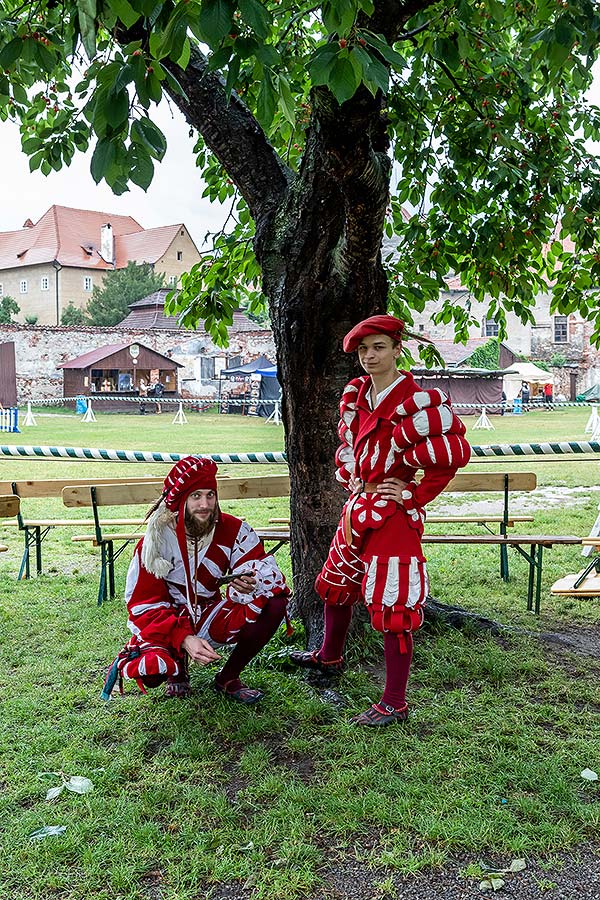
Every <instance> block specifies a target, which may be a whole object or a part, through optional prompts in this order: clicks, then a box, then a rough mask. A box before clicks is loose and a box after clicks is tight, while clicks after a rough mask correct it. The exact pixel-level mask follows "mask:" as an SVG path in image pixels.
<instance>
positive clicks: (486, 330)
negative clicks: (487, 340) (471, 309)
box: [483, 319, 499, 337]
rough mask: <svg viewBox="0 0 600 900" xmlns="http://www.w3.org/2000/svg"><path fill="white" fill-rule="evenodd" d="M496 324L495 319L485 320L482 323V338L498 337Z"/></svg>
mask: <svg viewBox="0 0 600 900" xmlns="http://www.w3.org/2000/svg"><path fill="white" fill-rule="evenodd" d="M498 331H499V329H498V323H497V322H496V321H495V319H485V320H484V323H483V336H484V337H498Z"/></svg>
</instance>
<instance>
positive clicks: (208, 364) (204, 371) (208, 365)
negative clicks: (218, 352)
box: [200, 356, 215, 381]
mask: <svg viewBox="0 0 600 900" xmlns="http://www.w3.org/2000/svg"><path fill="white" fill-rule="evenodd" d="M214 377H215V360H214V357H213V356H207V357H206V358H204V357H203V358H201V359H200V381H211V379H213V378H214Z"/></svg>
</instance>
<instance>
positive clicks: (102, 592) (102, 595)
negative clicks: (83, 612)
mask: <svg viewBox="0 0 600 900" xmlns="http://www.w3.org/2000/svg"><path fill="white" fill-rule="evenodd" d="M100 560H101V562H100V585H99V587H98V606H102V604H103V602H104V601H105V600H106V545H105V544H100Z"/></svg>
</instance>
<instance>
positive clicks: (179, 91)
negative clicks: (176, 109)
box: [164, 69, 189, 103]
mask: <svg viewBox="0 0 600 900" xmlns="http://www.w3.org/2000/svg"><path fill="white" fill-rule="evenodd" d="M164 73H165V81H166V82H167V84H168V85H169V87H170V89H171V91H172V92H173V93H174V94H176V95H178V96H180V97H183V99H184V100H185V101H186V103H187V102H188V101H189V97H188V95H187V94H186V92H185V91H184V89H183V88H182V86H181V85H180V84H179V82H178V81H177V79H176V78H175V76H174V75H171V73H170V72H169V70H168V69H165V70H164Z"/></svg>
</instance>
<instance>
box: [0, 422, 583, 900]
mask: <svg viewBox="0 0 600 900" xmlns="http://www.w3.org/2000/svg"><path fill="white" fill-rule="evenodd" d="M97 416H98V421H97V423H96V424H92V425H83V424H81V423H80V422H79V420H78V419H77V418H71V419H58V418H39V419H38V423H39V424H38V426H37V427H36V428H35V429H33V428H32V429H27V430H24V432H23V434H22V435H3V436H2V442H3V443H34V444H36V445H39V444H52V445H61V446H62V445H64V446H87V447H94V446H97V447H109V448H117V449H127V448H130V449H131V448H136V449H148V450H164V451H177V452H201V453H208V452H235V451H250V450H280V449H282V447H283V434H282V430H281V428H280V427H277V426H272V425H266V424H265V423H264V422H262V421H253V420H249V419H242V418H239V417H232V416H229V417H225V416H223V417H218V416H211V415H195V414H190V416H189V420H190V423H189V425H188V426H182V427H178V426H172V425H171V424H170V420H171V418H172V415H165V414H164V413H163V415H162V416H147V417H144V418H142V417H138V416H135V415H131V416H124V415H109V414H102V413H101V412H100V413H98V412H97ZM588 416H589V411H588V410H581V409H576V410H573V409H568V410H565V411H563V412H560V413H557V412H553V413H530V414H529V415H527V416H523V417H521V418H520V419H518V418H517V417H514V418H513V417H504V418H501V417H494V419H493V421H494V424H495V425H496V430H495V431H494V432H482V431H476V432H471V433H470V434H469V437H470V439H471V441H472V443H477V444H486V443H514V442H516V441H523V442H525V441H539V440H561V439H562V440H565V439H571V440H583V439H584V438H585V435H584V429H585V424H586V421H587V417H588ZM467 421H470V420H467ZM473 421H474V420H472V421H470V424H471V425H472V424H473ZM167 468H168V467H164V466H155V465H147V466H146V465H144V464H137V465H133V464H132V465H127V464H113V463H95V462H94V463H87V462H62V461H54V460H30V461H28V460H13V459H9V458H2V459H0V472H1V475H0V480H7V479H12V478H34V477H35V478H51V477H57V478H58V477H60V478H65V477H68V475H69V474H72V475H73V477H85V476H88V475H103V476H104V475H106V474H108V475H110V474H115V475H116V476H118V477H122V476H123V475H126V474H127V473H131V474H132V475H133V474H135V475H140V474H144V475H145V474H157V475H163V474H164V473H165V471H166V469H167ZM473 468H474V470H475V471H490V470H492V469H506V468H511V469H517V468H518V470H519V471H536V472H537V473H538V477H539V483H540V487H539V488H538V491H537V492H536V494H534V495H533V497H531V498H529V499H527V498H524V501H523V502H524V504H525V506H526V505H527V503H528V502H530V503H534V502H536V497H539V498H540V499H539V501H538V502H536V509H535V512H534V515H535V522H534V523H531V524H528V526H527V530H528V531H530V532H532V533H533V532H536V533H542V532H543V533H556V534H561V533H575V534H582V535H583V534H586V533H588V532H589V529H590V527H591V525H592V523H593V521H594V520H595V518H596V515H597V512H598V509H597V508H598V502H599V500H600V496H599V493H600V492H598V491H597V490H596V489H597V487H598V483H599V479H598V473H599V464H598V463H597V462H595V461H592V462H579V461H572V460H560V461H558V462H557V461H554V462H540V461H538V460H532V461H530V460H527V461H525V462H517V461H504V462H500V463H493V464H490V463H479V464H476V465H475V466H474V467H473ZM224 470H225V471H228V472H230V473H231V474H234V473H239V472H240V471H242V472H244V473H246V474H248V473H249V472H250V471H252V472H253V473H254V474H257V473H259V472H267V471H281V468H280V467H264V468H262V467H254V466H253V467H249V468H243V469H242V468H241V467H239V466H238V467H224ZM565 488H568V489H573V488H577V489H578V490H577V491H576V492H575V493H569V494H565V493H564V490H563V492H562V493H561V489H565ZM557 496H558V497H560V498H561V499H560V502H559V504H558V505H556V506H554V505H552V504H551V502H550V499H551V498H552V497H557ZM549 498H550V499H549ZM482 499H485V495H484V494H481V495H479V496H477V497H470V496H469V497H464V496H460V495H457V496H455V497H454V498H450V499H449V498H442V500H440V501H437V502H436V504H435V505H432V511H433V509H434V508H435V506H436V505H437V506H438V507H439V505H440V504H441V503H444V505H448V504H450V505H451V506H452V507H453V508H455V509H456V511H457V512H460V510H461V509H463V510H464V509H465V508H466V504H467V503H474V502H478V501H480V500H482ZM573 501H576V505H572V503H573ZM227 508H228V509H229V510H231V511H233V512H235V513H237V514H239V515H244V516H246V517H247V518H248V519H249V520H250V521H251V522H255V523H256V524H265V523H266V522H267V521H268V519H269V518H270V517H271V516H275V515H279V514H285V512H286V511H287V502H286V500H285V499H281V500H280V499H275V500H268V501H259V502H250V501H246V502H239V503H236V504H227ZM26 510H27V514H31V515H48V514H49V515H57V514H58V515H62V514H63V510H62V508H61V505H60V502H59V501H35V502H28V503H27V507H26ZM522 530H525V528H524V527H523V529H522ZM70 534H71V533H70V532H67V531H66V530H65V531H59V530H57V531H56V532H54V533H52V534H51V535H50V536H49V538H48V539H47V542H46V544H45V548H44V563H45V572H47V574H45V575H44V576H42V577H41V578H34V579H31V580H30V581H28V582H25V581H22V582H17V581H16V580H15V573H16V570H17V569H18V562H19V559H20V539H19V536H18V533H17V532H16V531H14V530H11V529H8V528H5V529H3V530H2V532H1V537H0V540H2V541H3V542H6V543H8V544H9V546H10V550H9V552H8V553H4V554H2V555H1V556H0V590H1V595H0V782H1V786H2V791H1V792H0V813H1V816H2V828H1V829H0V853H1V854H2V856H1V858H2V866H1V867H0V886H1V887H2V890H0V896H1V897H5V896H6V897H15V898H18V900H21V898H23V900H31V898H35V900H46V898H48V900H50V898H52V900H55V898H56V900H58V898H60V900H83V898H86V900H109V898H110V900H116V898H127V900H129V898H132V900H137V898H140V900H141V898H147V897H151V898H153V900H154V898H156V900H200V898H204V897H208V896H210V892H211V891H215V892H216V896H227V895H228V894H227V890H228V886H231V884H232V883H233V882H236V883H238V884H239V885H240V888H239V889H240V890H242V887H243V886H245V888H244V890H245V892H246V895H247V896H254V897H256V898H261V900H262V898H265V900H266V898H269V900H270V898H273V900H278V898H281V900H296V898H297V900H301V898H302V900H303V898H309V897H310V898H313V897H314V898H315V900H316V898H319V900H321V898H325V897H327V896H328V893H327V890H328V889H327V885H326V884H324V883H323V880H322V879H323V871H324V867H325V866H326V864H327V863H328V862H331V861H332V860H334V859H336V858H338V857H340V856H345V855H347V856H350V857H355V856H356V857H358V858H359V859H360V860H361V861H362V862H363V864H364V866H365V868H369V867H370V866H372V865H376V864H377V865H379V864H383V865H384V866H386V867H388V868H389V870H390V871H391V872H394V871H414V870H417V869H420V868H423V867H427V866H430V865H439V864H443V861H444V859H445V858H446V857H448V856H451V855H452V854H454V853H457V852H461V853H467V854H471V855H472V858H473V860H474V861H477V860H478V859H480V858H482V856H483V857H485V855H486V854H488V853H492V852H493V853H501V854H506V859H507V862H509V861H510V858H512V857H514V856H515V855H518V856H525V857H528V858H531V857H536V858H538V857H540V856H541V857H544V858H547V859H551V857H552V854H553V852H555V851H556V850H558V849H561V848H566V847H571V846H576V845H577V844H581V843H584V842H586V841H591V842H594V841H596V842H597V833H598V826H599V825H600V800H599V791H598V783H591V782H587V781H585V780H583V779H582V778H581V777H580V772H581V771H582V770H583V769H584V768H586V767H589V768H591V769H594V770H595V771H600V768H599V767H600V727H599V724H598V720H599V717H598V712H599V710H600V704H599V701H598V689H597V683H598V674H599V671H598V665H597V660H596V661H594V660H593V659H588V658H585V657H575V656H573V655H572V654H569V653H567V652H564V651H561V652H560V653H559V652H554V651H552V652H550V651H546V650H545V649H544V645H542V644H541V643H540V642H539V641H538V640H537V639H536V638H535V636H533V635H531V634H527V633H524V632H521V631H515V632H514V633H512V634H511V635H509V636H508V637H507V638H503V639H502V641H499V640H494V639H492V638H490V637H488V636H485V635H481V634H475V633H470V632H467V633H463V632H457V631H453V630H447V631H445V630H444V631H440V632H432V631H431V630H429V629H427V630H424V631H423V632H421V633H420V634H419V635H418V637H417V639H416V647H415V660H414V665H413V672H412V676H411V682H410V701H411V705H412V716H411V719H410V720H409V722H408V723H407V725H406V726H405V727H402V728H393V729H389V730H384V731H382V732H376V733H372V732H371V731H358V730H354V729H353V728H352V727H351V726H350V725H349V724H348V717H349V715H351V714H352V713H353V712H355V711H358V710H360V709H362V708H364V707H365V706H366V705H368V703H370V702H371V701H372V700H375V699H378V698H379V696H380V691H381V678H382V673H381V669H380V666H379V665H378V663H379V662H380V659H381V648H380V645H379V641H378V639H377V638H374V639H371V640H370V642H369V643H368V645H369V646H370V648H371V653H370V655H369V657H368V658H367V659H362V660H359V659H356V658H355V654H353V655H352V663H351V665H350V667H349V669H348V670H347V672H346V673H345V674H344V675H343V676H342V678H341V680H340V681H339V683H338V684H336V685H335V690H336V691H337V692H338V694H339V696H340V698H341V699H342V701H343V702H344V703H345V708H340V706H332V705H331V704H330V703H329V702H327V697H326V695H323V692H322V690H321V689H320V688H319V686H318V685H312V684H311V683H310V682H309V681H307V680H305V678H303V677H302V676H301V675H298V674H297V673H295V672H292V671H291V670H290V669H289V668H288V666H287V665H286V662H285V655H286V653H287V651H288V649H289V645H290V643H291V644H292V645H294V646H296V645H297V646H301V645H302V630H301V628H299V629H298V631H297V634H296V636H295V637H294V638H292V639H291V641H289V640H288V639H285V638H284V637H283V636H282V635H279V636H278V637H277V638H276V640H275V641H274V642H273V643H272V645H271V646H270V647H269V648H268V649H267V651H265V652H264V653H263V654H262V656H261V657H260V658H259V659H258V660H257V662H256V663H255V664H254V665H253V666H252V667H251V668H250V669H249V670H248V675H247V680H248V682H249V683H251V684H253V685H256V686H259V687H262V688H264V689H265V690H266V691H267V697H266V699H265V701H264V702H263V703H262V704H261V705H260V706H259V707H258V708H256V709H243V708H238V707H235V706H233V705H231V704H229V703H228V702H227V701H225V700H223V699H222V698H219V697H217V696H215V695H214V694H213V693H212V692H211V690H210V682H211V679H212V677H213V675H214V669H198V668H196V669H194V671H193V677H192V680H193V687H194V694H193V697H192V698H191V699H190V700H189V701H187V702H174V701H168V700H166V699H165V698H164V697H163V696H162V692H161V690H160V689H159V690H158V691H155V692H153V693H151V694H149V695H148V696H147V697H143V696H141V695H139V694H138V693H137V692H136V690H135V688H133V687H132V686H131V685H129V686H128V689H127V692H126V695H125V697H124V698H120V697H119V696H118V694H117V695H116V696H115V699H114V700H113V701H112V702H111V703H110V704H105V703H103V702H101V701H100V700H99V691H100V688H101V684H102V680H103V676H104V672H105V670H106V668H107V666H108V664H109V663H110V661H111V660H112V658H113V656H114V654H115V653H116V651H117V650H118V649H119V648H120V646H122V644H123V642H124V640H125V637H126V633H125V612H124V608H123V605H122V603H121V602H119V601H117V602H115V603H107V604H104V605H103V606H102V607H97V606H96V593H97V578H98V557H97V552H96V551H94V550H93V549H92V548H89V547H87V546H86V548H85V549H84V548H82V547H80V546H74V545H73V544H72V543H71V541H70ZM280 559H281V563H282V566H283V568H284V569H285V570H286V572H287V573H288V574H289V558H288V556H287V554H286V553H285V552H283V553H281V554H280ZM126 563H127V560H126V559H123V560H122V561H121V562H120V564H119V571H118V583H119V586H120V588H122V586H123V582H124V574H125V568H126ZM580 566H581V557H580V555H579V553H578V551H577V550H576V549H575V548H570V549H567V550H564V551H559V550H552V551H550V552H548V553H547V555H546V563H545V573H544V581H543V595H542V616H541V617H540V619H539V620H537V619H534V617H533V616H532V615H531V614H528V613H527V612H526V610H525V594H526V566H525V564H524V563H522V562H521V560H519V559H518V558H516V557H513V555H511V574H512V578H511V581H510V582H509V583H508V584H504V583H502V582H501V581H500V580H499V576H498V559H497V551H495V550H494V549H492V548H465V547H461V546H458V547H447V548H437V547H436V548H430V552H429V568H430V575H431V581H432V593H433V594H434V595H435V596H436V597H437V598H438V599H440V600H443V601H450V602H456V601H460V602H461V603H464V605H465V606H467V607H469V608H471V609H473V610H477V611H481V612H483V613H485V614H487V615H492V616H494V617H495V618H497V619H498V620H500V621H502V622H505V623H507V624H511V625H515V626H518V628H520V629H525V630H526V631H537V630H538V629H541V630H561V629H570V628H573V627H578V628H582V629H586V628H589V629H592V628H593V627H594V626H596V625H597V624H598V622H599V621H600V615H599V612H598V611H599V608H600V605H599V603H598V601H597V600H586V601H582V600H576V601H569V600H565V599H552V598H550V596H549V594H548V588H549V586H550V584H551V583H552V581H553V580H554V579H555V578H556V577H559V576H560V575H562V574H564V573H565V572H567V571H576V569H577V568H579V567H580ZM48 771H50V772H56V771H63V772H65V773H67V774H69V775H75V774H76V775H85V776H88V777H89V778H91V779H92V780H93V782H94V790H93V792H92V793H90V794H87V795H85V796H79V795H76V794H72V793H68V792H63V794H62V795H61V796H60V797H59V799H58V800H57V801H55V802H53V803H49V802H46V801H45V799H44V798H45V794H46V790H47V789H48V788H49V787H51V786H52V785H54V784H55V783H57V780H56V779H52V778H51V777H48V776H42V775H41V774H40V773H42V772H48ZM59 824H62V825H66V826H67V830H66V832H65V833H64V834H63V835H61V836H60V837H49V838H47V839H46V840H45V841H41V842H39V843H36V842H31V841H30V840H29V834H30V833H31V832H33V831H34V830H35V829H37V828H40V827H42V826H44V825H59Z"/></svg>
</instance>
